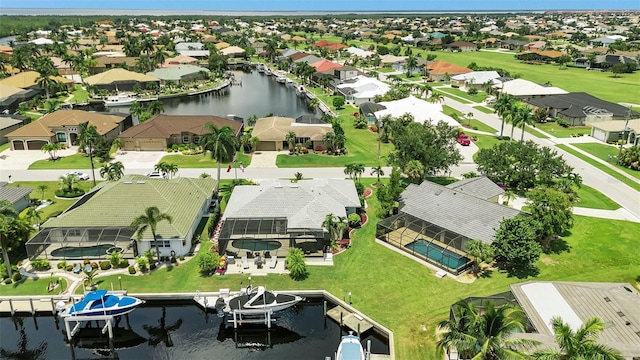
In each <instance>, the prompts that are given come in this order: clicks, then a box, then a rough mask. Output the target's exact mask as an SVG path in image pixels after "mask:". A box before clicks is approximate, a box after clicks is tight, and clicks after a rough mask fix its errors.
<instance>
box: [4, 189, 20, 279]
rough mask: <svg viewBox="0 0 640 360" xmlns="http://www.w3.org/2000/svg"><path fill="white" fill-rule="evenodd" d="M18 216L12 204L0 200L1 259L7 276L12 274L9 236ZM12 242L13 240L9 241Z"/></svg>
mask: <svg viewBox="0 0 640 360" xmlns="http://www.w3.org/2000/svg"><path fill="white" fill-rule="evenodd" d="M17 218H18V212H17V211H16V210H15V209H14V208H13V205H12V204H11V203H10V202H9V201H7V200H0V246H2V259H3V260H4V266H6V267H7V274H8V275H9V278H11V276H12V275H13V274H12V273H11V262H10V261H9V253H8V251H7V250H8V248H9V245H10V244H9V243H8V242H7V240H9V241H11V240H12V238H11V237H9V234H10V232H11V225H12V222H14V221H16V219H17ZM11 242H14V241H11Z"/></svg>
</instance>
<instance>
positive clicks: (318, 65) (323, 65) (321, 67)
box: [309, 59, 342, 72]
mask: <svg viewBox="0 0 640 360" xmlns="http://www.w3.org/2000/svg"><path fill="white" fill-rule="evenodd" d="M309 65H311V66H313V67H314V68H315V69H316V71H317V72H324V71H328V70H332V69H336V68H339V67H342V65H340V64H338V63H334V62H333V61H329V60H327V59H322V60H320V61H316V62H314V63H311V64H309Z"/></svg>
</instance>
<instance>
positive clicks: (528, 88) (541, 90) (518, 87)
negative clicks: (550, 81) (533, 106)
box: [493, 79, 567, 99]
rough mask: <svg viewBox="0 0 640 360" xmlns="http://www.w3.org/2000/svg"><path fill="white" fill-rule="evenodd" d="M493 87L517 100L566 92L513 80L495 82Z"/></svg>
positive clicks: (522, 80)
mask: <svg viewBox="0 0 640 360" xmlns="http://www.w3.org/2000/svg"><path fill="white" fill-rule="evenodd" d="M496 82H497V84H496V85H494V86H493V87H494V88H495V89H497V90H498V91H499V92H501V93H503V94H509V95H511V96H514V97H517V98H519V99H530V98H533V97H540V96H546V95H559V94H566V93H567V91H565V90H562V89H560V88H558V87H555V86H544V85H539V84H536V83H534V82H532V81H529V80H525V79H513V80H508V81H505V82H500V81H496Z"/></svg>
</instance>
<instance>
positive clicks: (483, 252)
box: [465, 240, 493, 276]
mask: <svg viewBox="0 0 640 360" xmlns="http://www.w3.org/2000/svg"><path fill="white" fill-rule="evenodd" d="M465 247H466V252H467V254H468V255H470V256H471V257H472V260H473V273H474V275H476V276H477V275H478V272H480V263H483V262H487V261H489V260H491V259H493V248H492V247H491V245H489V244H487V243H485V242H484V241H482V240H471V241H469V242H467V243H466V245H465Z"/></svg>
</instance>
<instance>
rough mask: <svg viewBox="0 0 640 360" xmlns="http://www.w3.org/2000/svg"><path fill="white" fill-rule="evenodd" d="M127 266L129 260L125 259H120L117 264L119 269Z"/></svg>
mask: <svg viewBox="0 0 640 360" xmlns="http://www.w3.org/2000/svg"><path fill="white" fill-rule="evenodd" d="M127 266H129V262H128V261H127V260H126V259H120V263H119V264H118V267H119V268H121V269H124V268H126V267H127Z"/></svg>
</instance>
